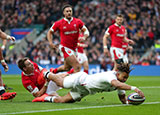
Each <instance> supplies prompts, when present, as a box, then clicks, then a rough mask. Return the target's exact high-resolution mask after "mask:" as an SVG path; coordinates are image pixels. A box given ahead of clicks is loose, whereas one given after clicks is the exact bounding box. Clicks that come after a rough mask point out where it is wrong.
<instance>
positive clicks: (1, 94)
mask: <svg viewBox="0 0 160 115" xmlns="http://www.w3.org/2000/svg"><path fill="white" fill-rule="evenodd" d="M15 96H16V92H11V93H10V92H5V88H4V86H3V80H2V76H1V70H0V100H8V99H13V98H14V97H15Z"/></svg>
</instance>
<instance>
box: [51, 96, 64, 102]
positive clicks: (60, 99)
mask: <svg viewBox="0 0 160 115" xmlns="http://www.w3.org/2000/svg"><path fill="white" fill-rule="evenodd" d="M54 102H55V103H66V101H65V100H64V99H62V98H60V97H59V98H55V99H54Z"/></svg>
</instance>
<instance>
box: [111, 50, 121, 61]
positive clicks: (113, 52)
mask: <svg viewBox="0 0 160 115" xmlns="http://www.w3.org/2000/svg"><path fill="white" fill-rule="evenodd" d="M110 53H111V58H112V61H115V60H117V59H123V58H124V50H123V49H122V48H116V47H111V48H110Z"/></svg>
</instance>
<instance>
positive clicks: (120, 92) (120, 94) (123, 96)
mask: <svg viewBox="0 0 160 115" xmlns="http://www.w3.org/2000/svg"><path fill="white" fill-rule="evenodd" d="M117 92H118V97H119V100H120V101H121V102H122V103H123V104H128V101H127V97H126V94H125V90H117Z"/></svg>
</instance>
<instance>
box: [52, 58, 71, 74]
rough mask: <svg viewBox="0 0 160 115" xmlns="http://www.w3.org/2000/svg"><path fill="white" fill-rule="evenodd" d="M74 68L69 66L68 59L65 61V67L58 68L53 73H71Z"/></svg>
mask: <svg viewBox="0 0 160 115" xmlns="http://www.w3.org/2000/svg"><path fill="white" fill-rule="evenodd" d="M71 68H72V66H70V65H69V64H67V62H66V59H65V60H64V65H61V66H59V67H58V68H55V69H54V70H52V71H53V73H58V72H63V71H69V70H70V69H71Z"/></svg>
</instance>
